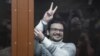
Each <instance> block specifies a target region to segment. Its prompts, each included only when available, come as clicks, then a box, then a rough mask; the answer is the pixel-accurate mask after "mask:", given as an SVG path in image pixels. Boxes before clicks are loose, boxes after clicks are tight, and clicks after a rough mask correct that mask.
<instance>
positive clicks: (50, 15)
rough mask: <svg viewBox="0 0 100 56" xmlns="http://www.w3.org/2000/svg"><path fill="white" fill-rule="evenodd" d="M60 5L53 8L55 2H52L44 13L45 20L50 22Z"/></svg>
mask: <svg viewBox="0 0 100 56" xmlns="http://www.w3.org/2000/svg"><path fill="white" fill-rule="evenodd" d="M57 8H58V6H56V7H55V8H54V9H53V2H52V3H51V6H50V8H49V10H48V11H46V12H45V14H44V17H43V20H44V21H45V22H49V21H50V20H51V19H52V18H53V15H54V13H55V12H56V10H57Z"/></svg>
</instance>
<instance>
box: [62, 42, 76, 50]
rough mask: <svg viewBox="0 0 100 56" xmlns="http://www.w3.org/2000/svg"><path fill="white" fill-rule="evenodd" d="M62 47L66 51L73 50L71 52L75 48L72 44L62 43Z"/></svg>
mask: <svg viewBox="0 0 100 56" xmlns="http://www.w3.org/2000/svg"><path fill="white" fill-rule="evenodd" d="M63 47H64V48H67V49H73V50H75V49H76V46H75V44H74V43H64V45H63Z"/></svg>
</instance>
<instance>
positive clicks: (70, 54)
mask: <svg viewBox="0 0 100 56" xmlns="http://www.w3.org/2000/svg"><path fill="white" fill-rule="evenodd" d="M42 44H43V45H44V46H45V47H46V48H47V49H48V50H49V51H50V52H51V54H53V56H75V54H76V47H75V45H74V44H73V43H68V44H63V46H62V48H61V47H59V46H56V45H54V44H52V42H51V41H50V40H49V39H48V38H46V37H45V38H44V40H43V41H42Z"/></svg>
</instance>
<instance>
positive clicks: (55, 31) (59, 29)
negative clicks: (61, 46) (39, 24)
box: [49, 23, 64, 42]
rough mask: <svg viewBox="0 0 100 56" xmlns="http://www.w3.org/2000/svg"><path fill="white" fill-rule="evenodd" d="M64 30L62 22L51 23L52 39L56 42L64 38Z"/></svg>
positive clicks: (50, 32)
mask: <svg viewBox="0 0 100 56" xmlns="http://www.w3.org/2000/svg"><path fill="white" fill-rule="evenodd" d="M63 30H64V27H63V25H62V24H60V23H53V24H51V27H50V31H49V36H50V39H51V40H53V41H55V42H58V41H60V40H62V39H63Z"/></svg>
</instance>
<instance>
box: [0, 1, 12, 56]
mask: <svg viewBox="0 0 100 56" xmlns="http://www.w3.org/2000/svg"><path fill="white" fill-rule="evenodd" d="M10 54H11V0H0V56H11V55H10Z"/></svg>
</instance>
